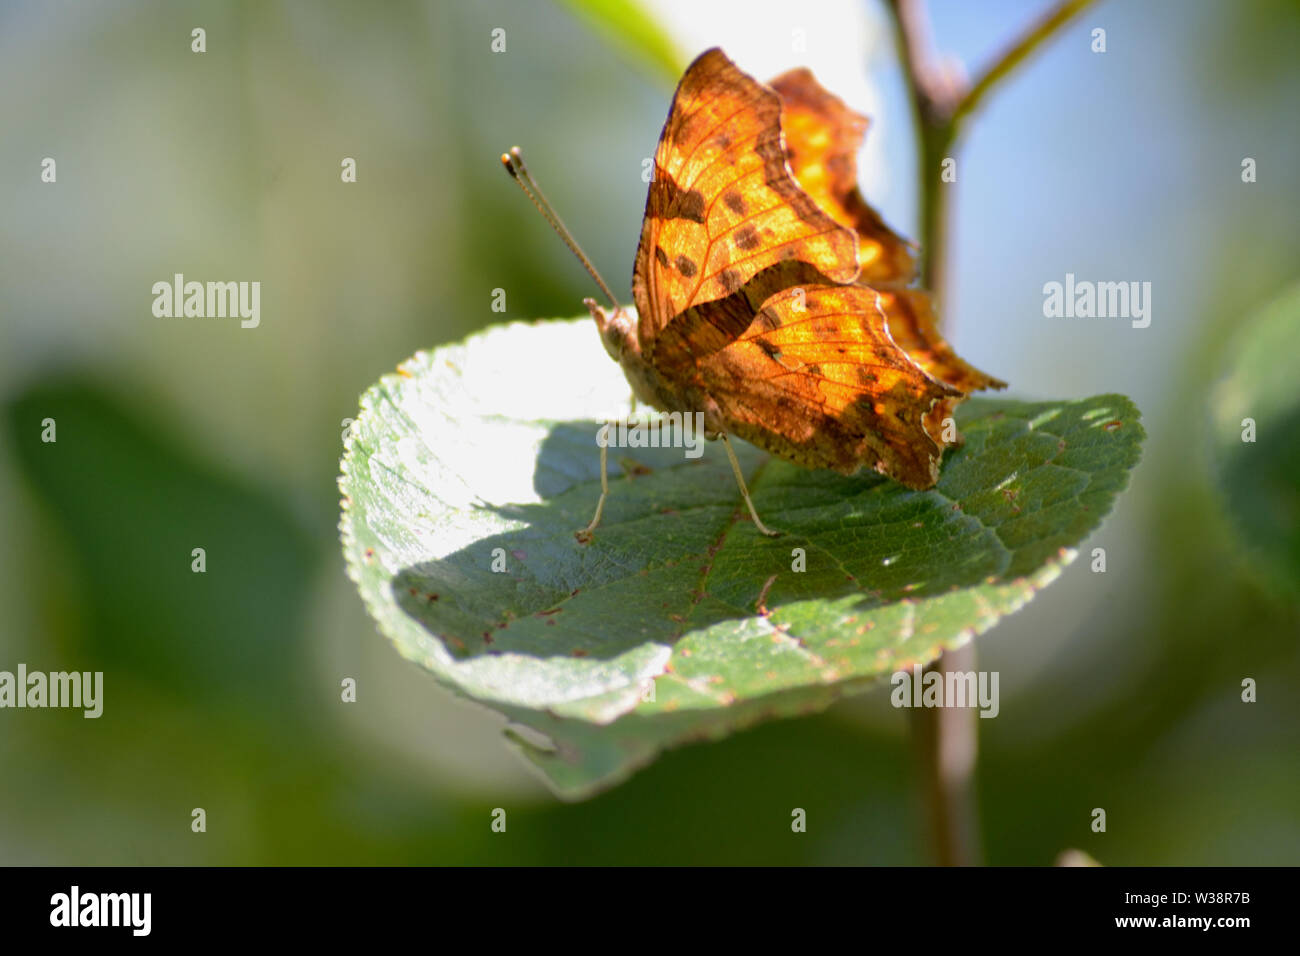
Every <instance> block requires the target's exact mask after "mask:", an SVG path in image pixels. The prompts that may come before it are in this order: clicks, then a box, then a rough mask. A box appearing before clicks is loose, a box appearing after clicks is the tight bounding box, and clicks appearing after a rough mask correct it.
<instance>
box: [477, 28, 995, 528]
mask: <svg viewBox="0 0 1300 956" xmlns="http://www.w3.org/2000/svg"><path fill="white" fill-rule="evenodd" d="M866 127H867V120H866V118H865V117H863V116H861V115H859V114H857V113H855V112H853V111H852V110H850V109H849V108H848V107H847V106H846V105H845V104H844V103H843V101H841V100H840V99H839V98H838V97H836V96H834V95H833V94H831V93H829V92H827V91H826V90H825V89H823V88H822V86H821V85H820V84H819V83H818V82H817V80H816V79H815V78H814V77H813V74H812V73H811V72H809V71H808V70H807V69H797V70H792V71H790V72H788V73H784V74H782V75H781V76H779V77H777V78H776V79H775V80H773V81H772V82H771V83H770V84H767V85H764V84H762V83H759V82H758V81H757V80H755V79H753V78H752V77H750V76H749V75H747V74H746V73H744V72H742V71H741V70H740V69H739V68H738V67H737V66H736V65H735V64H734V63H733V62H732V61H731V60H730V59H728V58H727V56H726V55H725V54H724V53H723V52H722V51H721V50H720V49H718V48H713V49H710V50H707V51H706V52H704V53H703V54H701V55H700V56H699V57H698V58H697V59H696V60H695V61H694V62H693V63H691V65H690V66H689V67H688V68H687V70H686V73H685V74H684V75H683V77H682V79H681V82H680V83H679V84H678V86H677V91H676V93H675V94H674V96H673V102H672V107H671V109H670V111H669V114H668V120H667V122H666V123H665V124H664V128H663V132H662V133H661V135H660V138H659V145H658V148H657V149H656V151H655V155H654V160H653V170H652V173H653V176H652V179H651V182H650V186H649V194H648V196H647V198H646V207H645V218H644V220H643V223H642V227H641V239H640V243H639V245H638V248H637V253H636V261H635V265H634V268H633V272H632V299H633V303H634V304H635V307H636V308H635V312H633V311H632V310H630V309H628V308H626V307H623V306H620V305H619V304H618V301H617V299H616V298H615V297H614V296H613V294H612V293H610V291H609V289H608V287H607V286H606V285H605V283H604V282H603V280H601V279H600V277H599V275H597V274H596V272H595V270H594V269H593V268H591V266H590V263H589V262H588V261H587V260H586V257H585V256H584V255H583V253H582V251H581V249H580V248H579V247H578V245H577V243H576V241H574V240H573V238H572V236H571V235H569V234H568V231H567V230H566V229H565V228H564V226H563V224H562V223H561V222H560V221H559V218H558V217H557V216H556V215H555V214H554V212H553V211H552V210H551V209H550V207H549V205H548V204H547V203H546V201H545V198H544V197H542V195H541V191H540V189H538V188H537V186H536V181H535V180H533V179H532V177H531V175H530V174H529V173H528V171H527V168H526V167H525V166H524V165H523V159H522V155H521V154H520V152H519V150H518V148H517V147H516V148H515V149H514V150H512V151H511V152H510V153H507V154H505V155H503V156H502V162H503V163H504V165H505V166H506V169H507V170H508V171H509V172H510V173H511V175H512V176H514V177H515V179H516V181H517V182H519V184H520V185H521V186H522V187H523V188H524V192H525V193H527V194H528V195H529V198H531V199H532V200H533V202H534V204H535V205H537V207H538V208H539V209H540V210H541V211H542V213H543V215H545V216H546V217H547V219H548V220H549V221H550V222H551V224H552V225H553V226H554V227H555V228H556V230H557V231H558V232H559V233H560V235H561V237H562V238H563V239H564V240H565V242H566V243H568V245H569V247H570V248H571V249H572V250H573V251H574V252H575V253H576V254H577V255H578V257H579V258H580V259H582V260H583V261H584V264H585V265H587V266H588V271H589V272H591V274H592V276H593V278H595V280H596V283H597V285H599V286H600V287H601V289H602V291H604V292H605V294H606V296H607V297H608V298H609V300H610V302H611V303H612V308H610V309H606V308H604V307H603V306H601V305H599V304H598V303H596V301H595V300H593V299H586V300H584V301H585V302H586V304H587V306H588V308H589V309H590V311H591V314H592V317H593V318H594V319H595V321H596V326H597V329H598V330H599V332H600V336H601V339H602V341H603V342H604V345H605V349H606V351H607V352H608V353H609V354H610V355H611V356H612V357H613V358H614V359H615V360H617V361H618V362H619V364H620V365H621V366H622V368H623V371H624V374H625V375H626V376H627V380H628V383H629V384H630V385H631V387H632V392H633V395H634V396H635V397H636V399H638V400H639V401H642V402H644V403H646V404H648V405H650V406H652V407H653V408H656V409H659V410H661V411H666V412H682V413H696V412H698V413H702V414H703V421H704V426H705V434H706V436H707V437H710V438H714V437H716V438H720V439H721V440H722V442H723V444H724V446H725V447H726V450H727V453H728V456H729V458H730V460H731V464H732V468H733V471H734V472H735V476H736V480H737V483H738V485H739V487H740V491H741V495H742V497H743V499H744V501H745V503H746V504H747V505H748V507H749V512H750V515H751V517H752V518H753V520H754V523H755V526H756V527H757V528H758V530H760V531H761V532H763V533H764V534H774V533H776V532H773V531H771V530H770V529H769V528H767V526H766V525H764V524H763V522H762V520H761V519H760V518H759V515H758V512H757V510H756V509H755V507H754V503H753V500H752V499H751V498H750V495H749V491H748V489H747V488H746V486H745V481H744V476H743V474H742V473H741V469H740V465H739V463H738V461H737V460H736V456H735V452H734V451H733V449H732V447H731V443H730V442H729V441H728V439H727V436H728V435H735V436H737V437H739V438H742V439H744V440H746V441H748V442H750V443H751V444H753V445H756V446H758V447H759V448H761V449H763V450H764V451H767V452H769V453H770V454H772V455H775V456H776V457H778V458H781V459H784V460H785V461H789V462H792V463H794V464H796V465H800V466H802V467H805V468H826V469H831V470H834V471H837V472H840V473H841V474H846V475H849V474H854V473H855V472H857V471H859V470H860V469H862V468H864V467H865V468H869V469H872V470H874V471H876V472H878V473H880V474H882V475H885V476H887V477H889V478H892V479H894V480H895V481H898V482H900V483H902V484H903V485H906V486H907V487H909V488H914V489H924V488H929V487H932V486H933V485H934V484H935V482H937V481H938V478H939V465H940V461H941V459H942V456H943V452H944V450H945V449H946V448H947V447H949V446H952V445H954V444H957V443H958V442H959V440H960V439H959V436H958V435H957V433H956V429H955V426H954V425H953V424H952V417H951V416H952V413H953V409H954V408H955V407H956V405H957V404H958V403H960V402H961V401H963V400H964V399H965V398H966V397H967V396H968V395H969V393H970V392H972V391H975V390H978V389H986V388H1004V387H1005V383H1003V382H1000V381H998V380H997V379H995V378H993V377H992V376H990V375H987V374H985V373H984V372H981V371H979V370H978V369H976V368H974V367H972V366H971V365H969V364H967V363H966V362H965V361H963V360H962V359H961V358H959V357H958V356H957V355H956V353H955V352H954V351H953V350H952V348H951V346H949V345H948V343H947V342H946V341H944V339H943V338H942V336H941V335H940V334H939V332H938V330H937V325H936V319H935V315H934V311H933V307H932V303H931V300H930V296H929V295H928V294H927V293H926V292H925V291H924V290H922V289H919V288H916V287H914V285H913V281H914V278H915V272H916V266H915V261H914V259H913V256H912V253H911V251H910V249H909V246H908V243H907V242H906V241H905V240H903V239H902V238H901V237H899V236H898V235H897V234H895V233H894V232H893V231H892V230H891V229H890V228H889V227H888V226H887V225H885V223H884V221H883V220H882V219H881V217H880V216H879V215H878V214H877V213H876V212H875V211H874V210H873V209H872V208H871V207H870V206H869V205H868V204H867V203H866V201H865V200H864V199H863V198H862V196H861V194H860V193H859V191H858V187H857V163H856V159H855V154H856V152H857V149H858V147H859V145H860V144H861V142H862V137H863V135H864V133H865V131H866ZM605 454H606V449H605V447H604V446H603V444H602V447H601V497H600V500H599V502H598V503H597V507H596V514H595V516H594V517H593V519H592V521H591V523H590V524H589V525H588V526H587V528H586V529H584V531H582V532H579V533H578V534H579V538H580V540H589V538H590V535H591V532H592V531H593V530H594V529H595V528H596V526H597V525H598V524H599V523H600V518H601V512H602V509H603V507H604V503H605V499H606V497H607V496H608V483H607V479H606V477H605V471H606V462H605ZM584 536H585V537H584Z"/></svg>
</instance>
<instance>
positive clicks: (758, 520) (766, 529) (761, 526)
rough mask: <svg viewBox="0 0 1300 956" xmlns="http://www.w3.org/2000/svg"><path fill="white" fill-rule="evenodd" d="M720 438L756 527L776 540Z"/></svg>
mask: <svg viewBox="0 0 1300 956" xmlns="http://www.w3.org/2000/svg"><path fill="white" fill-rule="evenodd" d="M718 437H719V438H721V439H722V444H723V447H724V448H726V449H727V457H728V458H730V459H731V470H732V471H734V472H735V473H736V484H738V485H740V494H741V497H743V498H744V499H745V504H747V505H749V513H750V515H751V517H753V519H754V526H755V527H756V528H758V530H759V531H761V532H763V534H765V535H767V536H768V537H769V538H775V537H776V536H777V535H779V534H780V533H781V532H780V531H773V530H772V529H771V528H769V527H768V526H767V525H765V524H763V521H762V519H761V518H759V516H758V511H757V510H755V508H754V502H753V501H752V500H751V499H750V497H749V489H748V488H746V487H745V476H744V475H742V474H741V473H740V462H739V461H737V460H736V453H735V452H734V451H733V450H732V448H731V442H730V441H729V440H728V439H727V436H726V435H719V436H718ZM597 514H599V512H597Z"/></svg>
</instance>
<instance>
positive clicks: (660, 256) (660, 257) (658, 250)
mask: <svg viewBox="0 0 1300 956" xmlns="http://www.w3.org/2000/svg"><path fill="white" fill-rule="evenodd" d="M655 259H656V260H657V261H658V262H659V264H660V265H661V266H666V265H668V253H666V252H664V247H663V246H655Z"/></svg>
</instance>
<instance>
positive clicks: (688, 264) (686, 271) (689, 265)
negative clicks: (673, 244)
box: [677, 256, 700, 279]
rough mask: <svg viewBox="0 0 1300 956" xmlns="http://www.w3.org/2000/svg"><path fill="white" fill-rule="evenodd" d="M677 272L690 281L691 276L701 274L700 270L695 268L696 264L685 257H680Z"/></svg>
mask: <svg viewBox="0 0 1300 956" xmlns="http://www.w3.org/2000/svg"><path fill="white" fill-rule="evenodd" d="M677 271H678V272H680V273H681V274H682V275H684V276H686V278H688V279H689V278H690V277H691V276H693V275H695V273H697V272H699V271H700V270H699V269H697V268H696V267H695V263H694V262H692V261H691V260H690V259H687V258H686V257H685V256H678V257H677Z"/></svg>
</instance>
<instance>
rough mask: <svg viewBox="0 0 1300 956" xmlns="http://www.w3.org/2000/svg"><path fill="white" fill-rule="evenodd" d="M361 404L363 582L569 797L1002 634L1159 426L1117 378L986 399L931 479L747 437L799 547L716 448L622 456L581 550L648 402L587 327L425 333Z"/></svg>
mask: <svg viewBox="0 0 1300 956" xmlns="http://www.w3.org/2000/svg"><path fill="white" fill-rule="evenodd" d="M361 407H362V411H361V414H360V416H359V417H358V420H357V423H356V425H355V426H354V429H353V432H352V434H351V436H350V437H349V441H348V443H347V451H346V453H345V455H344V460H343V476H342V478H341V479H340V487H341V489H342V491H343V495H344V502H343V504H344V511H343V518H342V525H341V531H342V537H343V545H344V553H345V556H346V559H347V564H348V569H349V573H350V575H351V576H352V578H353V579H354V580H355V581H356V583H357V586H358V588H359V589H360V591H361V595H362V597H363V599H364V600H365V603H366V605H367V607H368V608H369V610H370V612H371V614H372V615H373V616H374V617H375V619H376V621H378V623H379V627H380V629H381V630H382V631H383V632H384V633H385V634H386V635H387V636H388V637H389V638H390V639H391V640H392V641H393V643H394V644H395V645H396V647H397V649H398V650H399V651H400V652H401V653H402V654H404V655H405V656H406V657H408V658H410V659H411V660H414V661H417V662H418V663H420V664H422V665H423V666H424V667H426V668H428V669H429V670H430V671H431V672H432V673H433V674H434V675H435V676H437V677H438V679H439V680H440V681H442V682H443V683H445V684H447V685H448V686H450V687H452V688H454V689H455V690H456V691H458V692H459V693H461V694H464V695H465V696H467V697H470V698H473V699H475V700H478V701H481V702H482V703H484V704H487V705H488V706H491V707H493V708H495V709H497V710H499V711H501V712H502V713H504V714H506V715H507V716H508V717H509V718H510V719H511V720H512V721H513V722H514V723H515V724H517V725H518V728H519V729H518V732H517V733H516V734H515V735H514V737H513V739H514V741H515V743H516V744H517V746H519V748H520V749H521V751H522V752H523V753H524V754H525V756H527V757H528V758H529V759H530V760H531V761H532V762H533V763H534V764H535V765H536V766H537V767H538V768H539V769H540V770H541V771H542V772H543V774H544V775H545V777H546V779H547V780H548V781H550V782H551V784H552V785H553V786H555V787H556V789H557V790H558V791H559V792H560V793H562V794H564V795H566V796H580V795H583V794H586V793H589V792H591V791H593V790H594V789H597V788H599V787H601V786H605V785H608V784H610V783H612V782H614V781H616V780H618V779H621V778H622V777H624V776H626V775H627V774H628V773H629V772H630V771H631V770H632V769H633V768H635V767H636V766H639V765H642V764H644V763H646V762H648V761H650V760H652V759H653V758H654V756H655V755H656V754H657V753H658V752H660V751H661V750H662V749H664V748H665V747H667V746H670V745H672V744H675V743H679V742H682V741H686V740H692V739H704V738H709V737H716V736H721V735H724V734H726V733H729V732H731V731H733V730H734V729H736V728H737V727H741V726H745V725H747V724H750V723H753V722H756V721H758V720H761V719H766V718H769V717H773V716H785V715H791V714H797V713H805V712H811V711H815V710H819V709H821V708H824V707H826V706H827V705H828V704H829V703H830V702H831V701H833V700H834V699H835V698H836V697H838V696H840V695H841V694H843V693H845V692H847V691H851V690H854V689H858V688H861V687H865V686H867V685H869V684H871V683H873V682H875V681H877V680H878V679H879V678H880V677H882V676H885V675H888V674H890V673H892V672H894V671H897V670H900V669H906V668H911V667H913V666H916V665H922V664H925V663H928V662H930V661H932V660H934V659H935V658H936V657H937V656H938V655H939V654H940V653H941V652H942V651H943V650H944V649H946V648H953V647H957V646H959V645H961V644H963V643H965V642H967V641H969V640H970V639H971V638H972V636H974V635H976V634H979V633H982V632H983V631H986V630H987V629H988V628H990V627H992V626H993V624H995V623H996V622H997V621H998V619H999V618H1001V617H1002V616H1003V615H1006V614H1009V613H1011V612H1012V611H1014V610H1016V609H1017V608H1019V607H1020V606H1021V605H1023V604H1024V603H1025V602H1026V601H1028V600H1029V599H1030V598H1032V597H1033V595H1034V593H1035V592H1036V591H1037V590H1038V589H1039V588H1041V587H1042V586H1044V585H1045V584H1047V583H1048V582H1049V581H1051V580H1052V579H1053V578H1055V577H1056V576H1057V575H1058V574H1059V573H1060V571H1061V568H1062V567H1063V566H1064V565H1065V564H1066V563H1068V562H1069V561H1070V560H1071V559H1072V558H1073V552H1072V551H1071V550H1070V549H1071V548H1072V547H1074V546H1075V545H1077V544H1078V542H1079V541H1080V540H1081V539H1082V538H1083V537H1084V536H1085V535H1086V534H1087V533H1088V532H1089V531H1091V530H1092V529H1093V528H1095V527H1096V526H1097V525H1098V524H1099V523H1100V521H1101V520H1102V518H1103V517H1104V516H1105V514H1106V513H1107V512H1108V511H1109V510H1110V508H1111V506H1112V504H1113V502H1114V500H1115V496H1116V495H1117V494H1118V493H1119V491H1120V490H1121V489H1122V488H1123V487H1124V485H1125V483H1126V482H1127V480H1128V473H1129V471H1130V469H1131V468H1132V467H1133V465H1134V464H1135V463H1136V461H1137V459H1138V454H1139V445H1140V442H1141V440H1142V437H1143V431H1142V426H1141V425H1140V424H1139V423H1138V417H1139V416H1138V412H1137V410H1136V409H1135V408H1134V407H1133V405H1132V404H1131V403H1130V402H1129V401H1128V400H1127V399H1125V398H1123V397H1121V396H1118V395H1104V396H1099V397H1096V398H1091V399H1087V400H1084V401H1076V402H1039V403H1027V402H1016V401H978V402H970V403H967V404H966V405H964V406H962V413H961V415H959V418H960V419H961V422H960V424H961V428H962V433H963V435H964V436H965V445H964V446H963V447H962V448H960V449H959V450H957V451H955V452H950V453H949V455H948V456H947V458H946V459H945V462H944V466H943V473H942V478H941V479H940V481H939V484H938V485H937V486H936V487H935V488H934V489H932V490H930V491H925V492H914V491H909V490H908V489H906V488H904V487H902V486H901V485H898V484H896V483H894V482H891V481H887V480H885V479H883V478H880V477H878V476H875V475H865V476H856V477H852V478H846V477H843V476H841V475H837V474H834V473H831V472H821V471H807V470H804V469H801V468H797V467H795V466H793V465H789V464H787V463H785V462H782V461H779V460H775V459H771V458H769V457H768V456H766V455H764V454H762V453H761V452H759V451H758V450H757V449H754V448H752V447H750V446H748V445H746V444H744V443H743V442H737V443H736V448H737V453H738V454H739V456H740V458H741V463H742V466H743V467H744V469H745V472H746V475H747V479H748V481H749V484H750V488H751V490H752V493H753V496H754V500H755V503H756V505H757V507H758V509H759V513H760V514H761V515H762V516H763V519H764V521H766V522H767V523H769V524H770V525H771V526H772V527H774V528H777V529H779V530H781V531H783V532H785V534H784V535H783V536H782V537H779V538H767V537H764V536H762V535H760V534H759V533H758V531H757V530H756V529H755V527H754V525H753V523H752V522H751V521H750V520H749V519H748V515H747V512H746V511H745V509H744V506H743V504H742V502H741V500H740V497H739V494H738V492H737V490H736V485H735V481H734V480H733V478H732V475H731V472H730V467H729V465H728V463H727V458H726V455H725V453H724V452H723V449H721V448H720V447H717V446H716V445H709V446H708V447H707V448H706V449H705V450H704V454H703V457H702V458H697V459H694V460H691V459H689V458H688V457H687V456H686V455H685V454H684V453H683V450H682V449H680V448H659V449H655V448H642V449H630V448H613V449H611V455H610V465H611V469H610V471H611V477H610V487H611V493H610V497H609V500H608V502H607V504H606V507H605V515H604V521H603V523H602V525H601V527H600V528H599V529H597V531H596V533H595V537H594V540H593V541H592V542H591V543H590V544H587V545H582V544H579V542H578V541H576V540H575V538H574V531H575V530H576V529H578V528H581V527H583V526H584V525H585V524H586V523H587V521H588V520H589V519H590V517H591V513H592V510H593V509H594V507H595V505H596V499H597V496H598V494H599V488H600V486H599V457H598V450H597V446H596V442H595V436H596V432H597V430H598V428H599V427H600V423H602V422H604V421H606V420H611V419H618V418H624V417H626V416H627V414H628V408H629V389H628V386H627V382H626V381H625V380H624V378H623V375H622V372H621V370H620V369H619V367H618V366H617V365H616V364H615V363H614V362H612V361H610V359H609V358H608V356H607V355H606V354H605V353H604V350H603V349H602V347H601V345H600V344H599V338H598V335H597V333H596V329H595V326H594V324H593V323H592V322H591V321H590V320H587V319H581V320H577V321H571V322H548V323H544V324H527V323H514V324H511V325H506V326H498V327H495V328H492V329H489V330H488V331H486V332H483V333H481V334H478V335H476V336H473V337H471V338H470V339H468V340H467V341H465V342H464V343H462V344H459V345H453V346H448V347H445V348H441V349H438V350H437V351H435V352H433V353H426V352H421V353H419V354H417V355H416V356H414V357H413V358H412V359H410V360H409V361H407V362H406V363H405V364H404V365H403V366H401V368H400V369H399V374H396V375H387V376H385V377H384V378H383V379H382V380H381V381H380V382H379V383H378V384H377V385H375V386H374V387H373V388H371V389H370V390H369V391H368V392H366V394H365V395H364V396H363V397H362V401H361ZM795 549H801V551H802V554H803V556H804V562H805V564H806V567H805V569H804V570H794V567H795V565H796V562H797V561H798V555H799V553H800V552H799V551H796V550H795ZM494 566H495V567H496V568H497V570H494Z"/></svg>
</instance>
